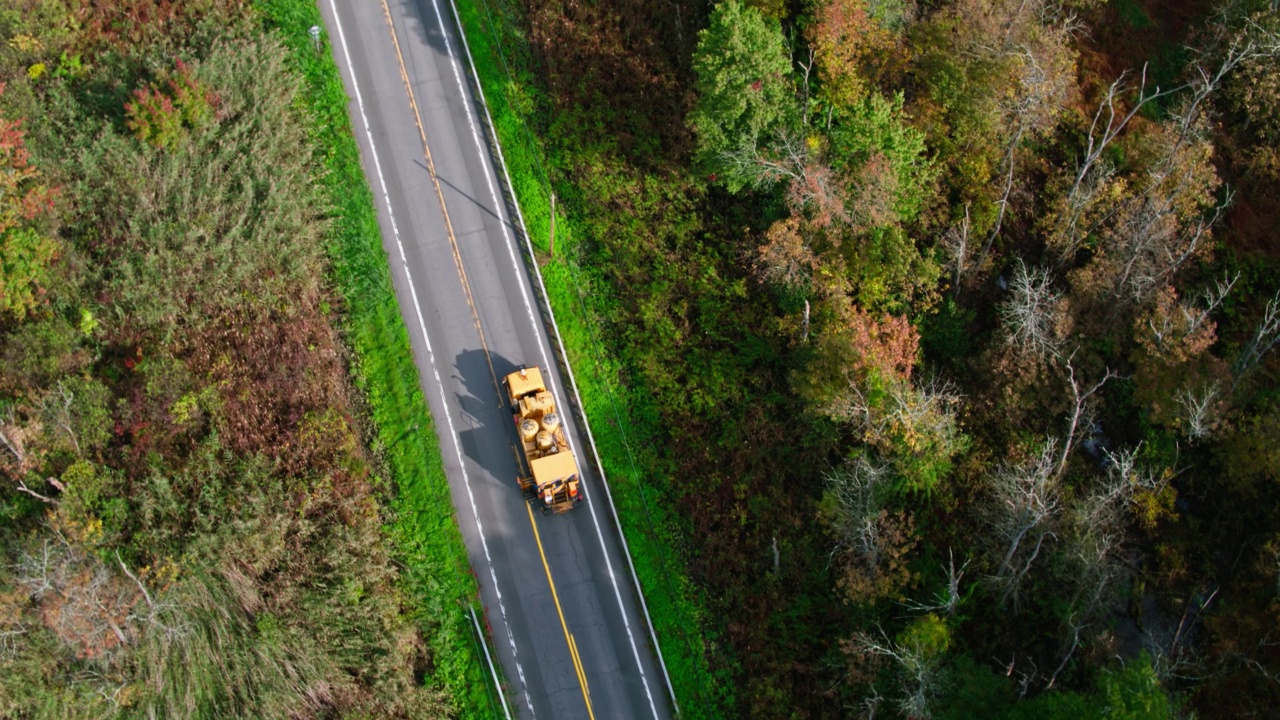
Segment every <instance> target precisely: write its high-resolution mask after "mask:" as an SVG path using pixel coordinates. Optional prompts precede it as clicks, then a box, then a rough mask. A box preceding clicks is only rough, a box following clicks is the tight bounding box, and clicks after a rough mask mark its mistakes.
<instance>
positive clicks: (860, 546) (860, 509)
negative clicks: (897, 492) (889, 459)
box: [826, 455, 889, 568]
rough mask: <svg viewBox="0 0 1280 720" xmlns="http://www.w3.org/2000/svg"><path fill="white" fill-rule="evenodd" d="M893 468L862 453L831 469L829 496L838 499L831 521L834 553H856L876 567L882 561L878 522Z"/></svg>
mask: <svg viewBox="0 0 1280 720" xmlns="http://www.w3.org/2000/svg"><path fill="white" fill-rule="evenodd" d="M888 480H889V470H888V468H886V467H885V466H883V465H877V464H875V463H873V462H872V461H870V460H868V459H867V458H866V457H865V456H863V455H859V456H857V457H856V458H854V459H853V460H850V461H849V462H848V463H846V464H845V466H844V467H843V468H841V469H839V470H835V471H832V472H829V473H827V475H826V484H827V493H828V496H829V497H830V498H831V499H832V500H833V501H834V502H833V508H832V511H833V513H832V515H831V517H830V518H829V521H830V523H831V526H832V530H833V531H834V532H835V535H836V539H837V545H836V548H835V549H834V550H833V551H832V555H833V556H834V555H836V554H840V553H853V554H854V555H856V556H857V557H859V558H861V559H862V560H863V561H864V562H866V563H867V566H868V567H869V568H875V567H877V566H878V565H879V563H880V553H881V538H880V526H879V523H878V522H877V521H878V519H879V516H880V510H881V508H882V504H881V500H880V498H881V496H882V493H883V488H884V485H885V483H886V482H887V481H888Z"/></svg>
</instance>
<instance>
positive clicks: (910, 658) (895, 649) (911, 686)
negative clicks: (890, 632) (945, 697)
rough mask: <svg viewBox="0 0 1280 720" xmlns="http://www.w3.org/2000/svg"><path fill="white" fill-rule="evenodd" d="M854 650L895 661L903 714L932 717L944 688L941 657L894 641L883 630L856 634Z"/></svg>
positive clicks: (899, 703) (899, 706) (910, 716)
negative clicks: (940, 670)
mask: <svg viewBox="0 0 1280 720" xmlns="http://www.w3.org/2000/svg"><path fill="white" fill-rule="evenodd" d="M853 649H854V650H855V651H856V652H859V653H862V654H864V655H871V656H876V657H883V658H888V659H890V660H892V661H893V662H894V664H895V665H896V666H897V669H898V678H899V689H900V691H901V693H902V695H901V697H899V698H898V701H897V705H898V709H899V710H900V711H901V712H902V714H903V715H904V716H906V717H909V718H921V719H922V720H925V719H927V718H931V717H933V707H934V701H935V700H936V699H937V697H938V694H939V693H940V691H941V690H942V679H941V676H940V674H939V672H938V670H939V663H938V658H936V657H934V656H931V655H930V653H929V652H928V650H927V649H926V648H922V647H917V646H913V645H910V644H906V645H902V644H899V643H896V642H894V641H893V640H891V639H889V637H888V636H887V635H885V633H884V631H883V630H879V631H877V632H876V633H859V634H858V635H855V636H854V640H853Z"/></svg>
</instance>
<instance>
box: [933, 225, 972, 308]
mask: <svg viewBox="0 0 1280 720" xmlns="http://www.w3.org/2000/svg"><path fill="white" fill-rule="evenodd" d="M969 205H970V204H969V203H965V204H964V219H963V220H961V221H960V222H959V223H957V224H955V225H952V226H951V227H949V228H947V230H946V232H944V233H943V234H942V238H941V239H940V240H939V245H940V246H941V248H942V254H943V257H944V258H945V259H946V260H945V262H946V266H947V267H948V268H949V269H950V270H951V293H952V295H957V294H959V292H960V282H961V281H962V280H964V277H965V273H967V272H968V271H969V264H970V262H971V261H972V256H973V248H972V247H971V246H970V239H969V229H970V227H971V225H970V220H969Z"/></svg>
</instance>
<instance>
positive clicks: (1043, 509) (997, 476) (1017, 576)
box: [988, 438, 1062, 603]
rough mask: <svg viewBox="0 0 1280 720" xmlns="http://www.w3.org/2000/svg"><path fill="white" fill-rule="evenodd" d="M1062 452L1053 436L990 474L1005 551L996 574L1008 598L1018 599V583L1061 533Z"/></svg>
mask: <svg viewBox="0 0 1280 720" xmlns="http://www.w3.org/2000/svg"><path fill="white" fill-rule="evenodd" d="M1057 455H1058V442H1057V440H1055V439H1053V438H1050V439H1049V440H1048V441H1046V442H1045V444H1044V446H1043V447H1041V449H1040V451H1039V453H1037V454H1035V455H1033V456H1031V457H1029V458H1027V459H1026V460H1024V461H1022V462H1018V463H1011V464H1010V463H1006V464H1004V465H1001V466H1000V467H999V468H997V470H996V471H995V472H994V473H992V474H991V475H989V476H988V477H989V480H990V483H991V491H992V494H993V495H994V496H995V503H994V504H993V505H992V506H991V509H990V512H989V513H988V523H989V524H990V525H991V529H992V531H993V534H994V536H995V538H996V539H997V540H998V542H999V547H1001V548H1002V555H1003V557H1002V559H1001V561H1000V565H999V567H997V568H996V571H995V575H994V576H993V580H994V581H995V583H996V585H997V586H999V587H1001V588H1002V596H1003V600H1004V601H1005V602H1007V601H1009V600H1010V599H1012V600H1014V601H1015V603H1016V601H1017V598H1018V587H1019V585H1020V583H1021V582H1022V579H1023V578H1024V577H1025V576H1026V574H1027V573H1028V572H1029V571H1030V570H1031V567H1032V566H1033V565H1034V564H1035V562H1036V559H1037V558H1038V557H1039V555H1040V550H1041V548H1042V547H1043V545H1044V543H1045V541H1046V540H1048V539H1051V538H1056V537H1057V536H1056V535H1055V534H1054V532H1053V530H1052V527H1053V524H1054V520H1055V519H1056V517H1057V515H1058V513H1059V512H1060V510H1061V508H1062V488H1061V484H1060V483H1059V481H1058V473H1057V472H1056V459H1057Z"/></svg>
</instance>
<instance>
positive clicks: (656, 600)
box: [457, 0, 734, 718]
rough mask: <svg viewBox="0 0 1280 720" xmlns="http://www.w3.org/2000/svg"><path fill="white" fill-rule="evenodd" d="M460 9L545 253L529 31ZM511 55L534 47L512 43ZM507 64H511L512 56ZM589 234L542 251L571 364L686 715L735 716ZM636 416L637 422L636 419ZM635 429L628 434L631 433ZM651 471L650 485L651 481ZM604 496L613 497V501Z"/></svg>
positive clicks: (566, 229) (560, 238) (567, 237)
mask: <svg viewBox="0 0 1280 720" xmlns="http://www.w3.org/2000/svg"><path fill="white" fill-rule="evenodd" d="M457 8H458V13H459V15H460V16H461V21H462V24H463V27H464V30H465V32H466V37H467V42H468V43H469V45H470V49H471V53H472V57H473V60H474V62H475V67H476V73H477V74H478V75H479V76H480V82H481V84H482V86H483V87H484V90H485V100H486V102H487V103H488V105H489V111H490V113H491V115H492V119H493V124H494V126H495V130H496V132H497V135H498V138H499V141H500V142H501V143H502V150H503V154H504V156H505V159H506V162H507V167H508V170H509V171H510V173H511V183H512V185H513V186H514V187H513V191H514V192H515V194H516V197H517V199H518V201H519V203H520V208H521V211H522V212H523V213H524V219H525V223H526V225H527V228H528V231H529V233H530V236H531V237H532V238H533V239H534V244H535V246H536V247H537V250H538V252H539V254H543V253H546V252H547V250H548V244H549V243H548V239H549V231H550V225H549V221H550V220H549V219H550V205H549V196H548V192H547V186H546V184H545V180H544V178H545V175H544V172H543V170H542V168H543V167H545V166H546V159H545V155H546V152H547V151H546V149H545V145H543V144H542V143H541V142H540V141H539V140H538V139H537V138H535V137H534V136H533V135H532V133H531V132H530V131H529V129H528V128H527V126H526V124H525V121H524V116H523V114H522V112H528V108H529V107H531V106H532V103H530V102H529V101H528V98H530V97H533V96H535V95H536V93H537V92H538V90H537V89H536V86H535V85H534V84H533V81H532V80H531V79H530V78H528V77H527V76H521V77H519V78H517V79H513V78H512V76H511V75H510V74H508V70H510V72H512V73H517V74H520V73H521V72H522V70H518V69H516V68H509V67H508V66H506V65H505V64H504V58H503V57H502V56H500V55H499V52H498V48H497V46H496V41H495V39H494V38H495V33H501V34H502V35H503V36H506V37H517V38H518V37H520V33H519V31H518V29H516V28H511V27H504V28H499V29H496V30H495V28H494V27H493V25H491V23H504V22H508V21H507V20H505V19H504V18H502V17H499V16H495V15H491V14H490V11H491V10H492V8H490V7H488V6H486V5H485V4H483V3H482V0H457ZM504 50H505V52H506V57H508V58H509V57H511V55H512V51H515V52H516V53H519V52H520V51H523V50H524V48H504ZM506 62H510V61H509V60H506ZM580 237H582V234H581V233H579V232H575V226H574V223H573V220H572V218H566V217H565V216H564V215H563V214H561V213H559V212H557V213H556V240H555V242H556V258H555V259H552V260H550V261H549V262H548V261H547V260H548V258H546V257H545V256H544V257H541V258H539V262H540V264H541V266H542V273H543V279H544V281H545V282H546V285H547V295H548V296H549V298H548V299H549V301H550V303H551V306H552V309H553V310H554V312H555V315H556V320H557V322H558V324H559V326H560V333H561V336H562V337H563V339H564V344H565V350H566V352H567V353H568V356H569V362H570V363H571V364H572V365H573V369H574V374H575V377H576V379H577V384H578V390H579V392H580V393H581V395H582V403H583V405H584V407H583V411H584V412H585V413H586V414H587V417H588V419H589V420H590V421H591V427H592V431H593V433H594V434H595V442H596V448H597V449H598V450H599V453H600V462H601V464H603V465H604V471H605V473H606V475H607V476H608V479H609V485H610V488H611V490H612V495H613V500H614V503H615V505H616V506H617V509H618V515H619V518H620V520H621V523H622V530H623V533H624V534H625V535H626V538H627V543H628V545H629V546H630V550H631V557H632V559H633V561H634V562H635V566H636V574H637V575H638V576H639V578H640V584H641V586H642V587H643V589H644V593H645V600H646V601H647V603H648V606H649V613H650V616H651V617H652V620H653V624H654V628H655V630H656V632H657V635H658V640H659V643H660V644H661V646H662V652H663V657H664V658H665V661H666V665H667V670H668V672H669V673H670V676H671V683H672V685H673V686H674V690H675V694H676V700H677V702H678V704H679V706H680V711H681V716H682V717H684V718H714V717H728V716H731V715H732V709H733V708H734V698H733V683H732V680H731V677H730V670H729V669H728V668H718V669H716V670H711V669H710V668H709V667H708V663H707V658H708V657H709V656H712V655H715V650H714V649H713V648H714V645H715V643H714V640H715V638H714V636H712V635H711V634H710V633H709V632H708V630H707V627H708V623H706V622H705V619H706V618H705V615H704V611H703V609H702V607H701V606H700V604H699V603H698V602H697V601H696V600H695V597H696V590H695V588H693V587H692V586H691V584H690V582H689V580H688V576H687V574H686V572H685V571H684V566H683V563H682V562H681V560H680V558H679V556H678V553H677V552H675V550H674V548H676V547H679V546H680V545H682V543H681V541H680V535H681V534H680V532H679V530H677V528H678V527H679V522H678V519H677V518H676V517H675V515H674V513H673V511H672V510H671V506H670V505H669V504H667V503H665V502H664V501H663V499H662V497H661V490H660V488H661V487H663V486H664V485H665V483H664V482H662V481H661V479H659V478H657V477H656V476H658V475H660V473H661V471H660V470H659V468H661V467H662V465H661V462H660V459H659V458H658V457H657V456H656V455H655V454H654V453H653V450H652V448H653V447H654V444H653V443H651V442H646V439H645V438H646V436H648V435H650V433H648V432H646V431H645V429H644V428H641V427H637V424H636V422H634V420H635V419H636V418H641V417H645V416H646V415H648V413H643V412H633V411H635V410H638V409H640V408H643V407H645V404H644V403H643V402H642V398H630V397H628V392H627V391H626V390H625V388H624V387H623V385H622V384H621V383H620V382H619V380H618V378H619V377H620V375H619V370H620V366H619V363H618V361H617V359H616V358H613V357H610V356H609V355H608V353H607V352H606V351H604V350H602V349H601V347H600V345H599V342H598V332H597V331H596V330H594V329H593V328H598V327H600V326H601V323H600V320H599V317H598V316H597V313H596V312H594V310H593V309H592V308H591V305H590V303H593V302H595V301H594V300H592V299H589V298H587V297H585V296H584V294H583V288H584V286H585V285H587V284H589V282H584V278H583V277H582V271H581V270H576V269H575V268H574V267H573V266H572V265H570V264H569V263H567V262H565V261H563V259H564V258H573V257H576V256H577V252H576V244H577V243H578V241H579V238H580ZM628 418H630V419H631V421H628ZM624 433H625V435H624ZM642 477H646V478H647V480H645V482H644V486H643V487H642V486H641V484H640V483H641V478H642ZM596 502H599V503H601V505H603V504H604V498H603V497H601V498H597V500H596Z"/></svg>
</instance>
